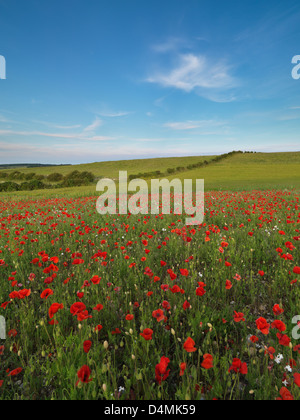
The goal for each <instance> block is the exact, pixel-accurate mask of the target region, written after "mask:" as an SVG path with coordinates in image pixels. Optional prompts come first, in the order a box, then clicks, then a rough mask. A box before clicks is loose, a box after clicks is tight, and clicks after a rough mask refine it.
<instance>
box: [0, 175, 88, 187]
mask: <svg viewBox="0 0 300 420" xmlns="http://www.w3.org/2000/svg"><path fill="white" fill-rule="evenodd" d="M0 179H2V180H4V182H1V183H0V192H9V191H33V190H42V189H45V188H47V189H52V188H65V187H77V186H82V185H89V184H90V183H91V182H93V181H94V180H95V177H94V175H93V174H92V173H91V172H87V171H85V172H79V171H73V172H71V173H69V174H68V175H65V176H63V175H62V174H60V173H53V174H50V175H48V176H45V175H37V174H36V173H34V172H32V173H28V174H24V173H22V172H19V171H14V172H11V173H9V174H8V173H7V172H0ZM16 180H18V181H24V182H21V183H17V182H14V181H16Z"/></svg>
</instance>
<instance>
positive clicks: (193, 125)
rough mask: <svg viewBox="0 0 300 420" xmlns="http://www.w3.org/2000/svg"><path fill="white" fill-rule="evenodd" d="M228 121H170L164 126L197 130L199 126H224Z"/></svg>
mask: <svg viewBox="0 0 300 420" xmlns="http://www.w3.org/2000/svg"><path fill="white" fill-rule="evenodd" d="M225 124H226V123H225V122H222V121H214V120H201V121H183V122H168V123H165V124H164V127H167V128H170V129H172V130H195V129H197V128H206V129H207V128H215V127H220V126H224V125H225Z"/></svg>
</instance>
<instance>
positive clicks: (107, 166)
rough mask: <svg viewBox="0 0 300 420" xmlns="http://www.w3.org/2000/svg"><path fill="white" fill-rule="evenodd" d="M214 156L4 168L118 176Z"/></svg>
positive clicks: (22, 170)
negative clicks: (86, 172)
mask: <svg viewBox="0 0 300 420" xmlns="http://www.w3.org/2000/svg"><path fill="white" fill-rule="evenodd" d="M212 158H213V156H193V157H175V158H157V159H135V160H121V161H114V162H98V163H88V164H82V165H72V166H57V167H42V168H18V169H9V170H3V172H7V173H11V172H14V171H15V170H18V171H20V172H22V173H31V172H35V173H36V174H39V175H49V174H52V173H54V172H58V173H61V174H62V175H67V174H69V173H70V172H72V171H75V170H78V171H89V172H92V173H93V174H94V175H95V176H96V177H107V178H112V179H114V178H118V176H119V171H128V175H130V174H138V173H139V172H142V173H144V172H152V171H156V170H159V171H161V172H165V171H167V169H168V168H177V167H178V166H187V165H191V164H193V163H198V162H203V161H204V160H207V161H209V160H210V159H212Z"/></svg>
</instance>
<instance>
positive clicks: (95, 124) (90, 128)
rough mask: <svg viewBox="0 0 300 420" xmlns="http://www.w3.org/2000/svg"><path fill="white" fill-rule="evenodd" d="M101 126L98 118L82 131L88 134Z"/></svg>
mask: <svg viewBox="0 0 300 420" xmlns="http://www.w3.org/2000/svg"><path fill="white" fill-rule="evenodd" d="M101 125H102V121H101V120H100V118H98V117H97V118H95V120H94V122H93V123H92V124H90V125H88V126H87V127H85V129H84V131H85V132H89V131H95V130H96V129H97V128H98V127H100V126H101Z"/></svg>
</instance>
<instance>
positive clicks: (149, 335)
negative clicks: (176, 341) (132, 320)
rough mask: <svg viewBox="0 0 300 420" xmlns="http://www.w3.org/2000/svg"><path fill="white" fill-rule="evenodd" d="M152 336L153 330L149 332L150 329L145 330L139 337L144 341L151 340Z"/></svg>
mask: <svg viewBox="0 0 300 420" xmlns="http://www.w3.org/2000/svg"><path fill="white" fill-rule="evenodd" d="M152 334H153V330H151V329H150V328H146V329H145V330H144V331H143V332H142V333H140V335H141V336H142V337H143V338H144V339H145V340H146V341H149V340H152Z"/></svg>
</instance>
